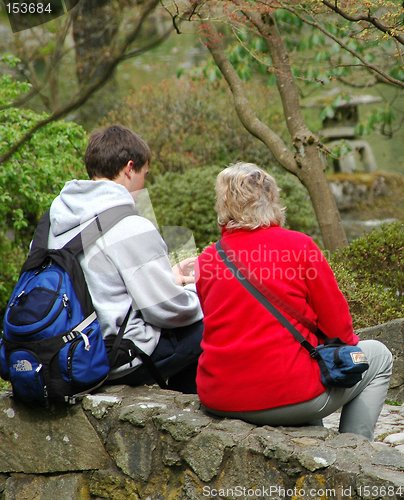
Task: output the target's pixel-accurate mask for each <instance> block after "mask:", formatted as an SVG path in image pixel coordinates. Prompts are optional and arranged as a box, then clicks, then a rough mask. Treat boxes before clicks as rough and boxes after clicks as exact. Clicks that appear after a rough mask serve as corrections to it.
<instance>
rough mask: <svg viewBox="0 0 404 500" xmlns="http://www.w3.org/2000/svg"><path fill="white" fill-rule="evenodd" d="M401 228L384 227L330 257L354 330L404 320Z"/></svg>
mask: <svg viewBox="0 0 404 500" xmlns="http://www.w3.org/2000/svg"><path fill="white" fill-rule="evenodd" d="M403 226H404V225H403V223H402V222H395V223H392V224H386V225H383V226H381V227H380V228H378V229H375V230H373V231H372V232H370V233H369V234H367V235H365V236H362V237H361V238H358V239H356V240H354V241H353V242H352V243H351V244H350V245H349V246H348V247H346V248H342V249H340V250H338V251H337V252H335V253H334V254H333V255H332V257H331V260H330V263H331V266H332V268H333V270H334V272H335V275H336V277H337V280H338V283H339V285H340V288H341V290H342V291H343V293H344V294H345V296H346V297H347V300H348V302H349V306H350V309H351V314H352V317H353V320H354V326H355V328H362V327H366V326H371V325H376V324H379V323H384V322H387V321H390V320H392V319H396V318H402V317H404V301H403V294H404V256H403V249H404V231H403V229H404V227H403Z"/></svg>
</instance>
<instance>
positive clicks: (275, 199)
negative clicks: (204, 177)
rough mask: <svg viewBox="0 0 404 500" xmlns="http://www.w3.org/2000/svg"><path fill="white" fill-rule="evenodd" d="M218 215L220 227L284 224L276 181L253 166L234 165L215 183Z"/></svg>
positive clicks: (245, 164)
mask: <svg viewBox="0 0 404 500" xmlns="http://www.w3.org/2000/svg"><path fill="white" fill-rule="evenodd" d="M215 208H216V212H217V221H218V224H219V226H221V227H226V228H227V229H240V228H243V229H256V228H258V227H268V226H273V225H279V226H281V225H282V224H284V222H285V208H284V207H282V206H281V203H280V198H279V188H278V186H277V184H276V181H275V179H274V178H273V177H272V176H270V175H269V174H268V173H267V172H265V171H264V170H262V169H261V168H259V167H258V166H257V165H255V164H254V163H243V162H239V163H235V164H233V165H230V166H229V167H227V168H225V169H224V170H222V171H221V172H220V173H219V175H218V176H217V179H216V205H215Z"/></svg>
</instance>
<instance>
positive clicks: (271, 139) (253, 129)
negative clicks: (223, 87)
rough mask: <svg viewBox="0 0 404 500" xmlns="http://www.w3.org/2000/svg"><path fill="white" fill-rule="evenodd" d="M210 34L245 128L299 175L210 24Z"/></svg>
mask: <svg viewBox="0 0 404 500" xmlns="http://www.w3.org/2000/svg"><path fill="white" fill-rule="evenodd" d="M208 28H209V32H208V33H206V32H205V41H206V44H207V46H208V49H209V51H210V53H211V54H212V57H213V59H214V61H215V63H216V65H217V67H218V68H219V69H220V71H221V73H222V75H223V76H224V78H225V80H226V82H227V84H228V86H229V87H230V90H231V92H232V95H233V100H234V106H235V109H236V112H237V114H238V116H239V118H240V121H241V122H242V124H243V125H244V127H245V128H246V129H247V130H248V131H249V132H250V134H252V135H253V136H254V137H256V138H257V139H259V140H260V141H262V142H263V143H264V144H265V145H266V146H267V148H268V149H269V150H270V151H271V152H272V154H273V155H274V157H275V159H276V160H277V161H278V162H279V163H280V164H281V165H282V166H283V167H284V168H285V169H286V170H288V171H289V172H291V173H293V174H294V175H297V171H298V165H297V163H296V160H295V159H294V157H293V154H292V153H291V151H290V150H289V149H288V147H287V146H286V144H285V143H284V142H283V140H282V139H281V138H280V137H279V136H278V135H277V134H276V133H275V132H274V131H273V130H272V129H271V128H270V127H268V126H267V125H266V124H265V123H263V122H262V121H261V120H260V119H259V118H258V117H257V116H256V114H255V113H254V112H253V110H252V108H251V106H250V104H249V102H248V99H247V97H246V95H245V91H244V88H243V84H242V82H241V80H240V78H239V76H238V75H237V72H236V71H235V69H234V68H233V66H232V64H231V63H230V61H229V60H228V59H227V57H226V56H225V51H224V47H223V44H222V41H221V35H220V34H219V32H218V31H217V29H216V27H215V26H214V25H213V24H212V23H209V24H208Z"/></svg>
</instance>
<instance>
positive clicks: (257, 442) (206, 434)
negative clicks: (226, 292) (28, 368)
mask: <svg viewBox="0 0 404 500" xmlns="http://www.w3.org/2000/svg"><path fill="white" fill-rule="evenodd" d="M402 328H403V321H401V322H400V321H395V322H392V323H390V324H387V325H381V326H380V327H377V328H376V329H366V330H362V331H361V332H359V333H360V334H361V337H362V338H365V337H369V336H372V337H373V338H374V337H378V338H380V339H381V340H383V341H385V342H386V344H388V345H389V344H390V345H389V347H390V348H391V349H392V350H393V349H394V350H395V357H396V373H395V376H396V377H397V379H396V382H397V383H399V382H400V380H401V382H403V379H402V377H403V370H402V368H400V366H401V367H402V364H401V365H400V363H402V362H403V359H402V335H403V330H402ZM392 332H395V333H392ZM392 339H395V340H394V341H393V340H392ZM400 339H401V347H400ZM400 350H401V351H400ZM400 352H401V354H400ZM397 361H398V364H397ZM397 367H398V368H397ZM397 370H398V371H397ZM400 376H401V378H400ZM396 382H395V383H396ZM396 389H397V388H396ZM398 389H399V390H401V391H402V387H401V389H400V388H399V387H398ZM401 394H402V392H401ZM400 411H401V413H402V414H403V418H404V406H403V407H402V409H401V410H400ZM403 471H404V454H403V453H401V452H400V451H397V450H394V449H392V448H389V447H388V446H386V445H383V444H382V443H369V442H367V441H366V440H365V439H363V438H362V437H360V436H355V435H353V434H338V433H336V432H335V431H333V430H331V429H327V428H323V427H301V428H293V427H289V428H281V427H279V428H272V427H269V426H264V427H255V426H253V425H250V424H247V423H244V422H242V421H237V420H228V419H218V418H214V417H211V416H209V415H208V414H206V413H205V412H204V410H203V409H201V408H200V404H199V401H198V398H197V397H196V396H194V395H183V394H180V393H176V392H171V391H163V390H161V389H159V388H157V387H154V386H153V387H147V386H145V387H138V388H130V387H126V386H111V387H107V388H105V389H103V390H102V392H100V393H98V394H95V395H91V396H87V397H85V398H84V400H83V402H82V403H81V404H78V405H76V406H72V407H62V408H56V407H53V408H50V409H30V408H27V407H24V406H22V405H20V404H18V403H17V402H15V401H14V400H13V399H12V398H11V397H10V396H9V395H8V394H3V395H1V396H0V499H1V500H3V499H4V500H15V499H18V500H33V499H35V500H55V499H56V500H74V499H80V500H81V499H83V500H87V499H111V500H115V499H116V500H121V499H122V500H127V499H130V500H132V499H133V500H136V499H150V500H158V499H161V500H187V499H195V500H199V499H204V498H271V499H285V498H291V499H297V498H304V499H320V498H321V499H326V498H335V499H346V498H352V499H359V498H363V499H365V498H366V499H368V498H386V499H398V498H403V497H404V473H403Z"/></svg>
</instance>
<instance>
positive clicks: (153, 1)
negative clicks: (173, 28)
mask: <svg viewBox="0 0 404 500" xmlns="http://www.w3.org/2000/svg"><path fill="white" fill-rule="evenodd" d="M158 3H159V0H149V1H148V2H147V3H146V5H145V8H144V9H143V11H142V13H141V15H140V16H139V19H138V22H137V23H136V26H135V27H134V29H133V31H132V32H131V33H129V34H128V35H127V37H126V39H125V40H124V42H123V44H122V45H121V47H120V48H119V49H118V50H117V52H116V53H115V55H114V57H113V58H111V60H110V61H108V62H107V63H106V64H105V70H104V72H103V74H102V75H101V76H100V77H99V78H98V79H97V80H95V81H94V82H93V83H91V84H90V85H88V86H87V87H86V88H84V89H82V91H81V92H79V93H78V94H77V95H76V96H75V97H74V98H73V99H72V100H71V101H70V102H69V103H68V104H66V105H65V106H63V107H61V108H60V109H57V110H55V111H54V112H53V113H52V114H51V115H49V116H48V117H46V118H44V119H43V120H40V121H39V122H37V123H36V124H35V125H34V126H33V127H32V128H31V129H30V130H28V131H27V132H26V133H25V134H24V135H23V136H22V137H21V138H20V139H19V140H18V141H17V142H16V143H14V144H13V145H12V146H11V147H10V148H9V149H8V151H6V152H5V153H4V154H3V155H2V156H0V165H1V164H2V163H5V162H6V161H7V160H9V159H10V158H11V157H12V156H13V155H14V154H15V153H16V152H17V151H18V150H19V149H20V148H21V147H22V146H23V145H24V144H25V143H26V142H28V141H29V140H30V139H31V138H32V137H33V135H34V134H35V133H36V132H37V131H38V130H40V129H41V128H42V127H44V126H46V125H48V124H49V123H52V122H53V121H55V120H60V119H61V118H64V117H65V116H67V115H68V114H69V113H71V112H72V111H75V110H76V109H78V108H79V107H80V106H82V105H83V104H84V103H86V102H87V101H88V99H89V98H90V97H91V96H92V95H93V94H94V92H96V91H97V90H99V89H100V88H101V87H103V86H104V85H105V84H106V82H107V81H108V80H109V78H110V76H111V74H112V73H113V71H114V70H115V68H116V67H117V66H118V64H119V63H120V62H121V61H122V60H123V58H124V57H125V53H126V51H127V49H128V47H129V46H130V44H131V43H132V42H133V41H134V40H135V39H136V37H137V36H138V34H139V32H140V29H141V27H142V24H143V22H144V21H145V20H146V19H147V17H148V16H149V15H150V14H151V12H152V11H153V10H154V8H155V7H156V6H157V4H158Z"/></svg>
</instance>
